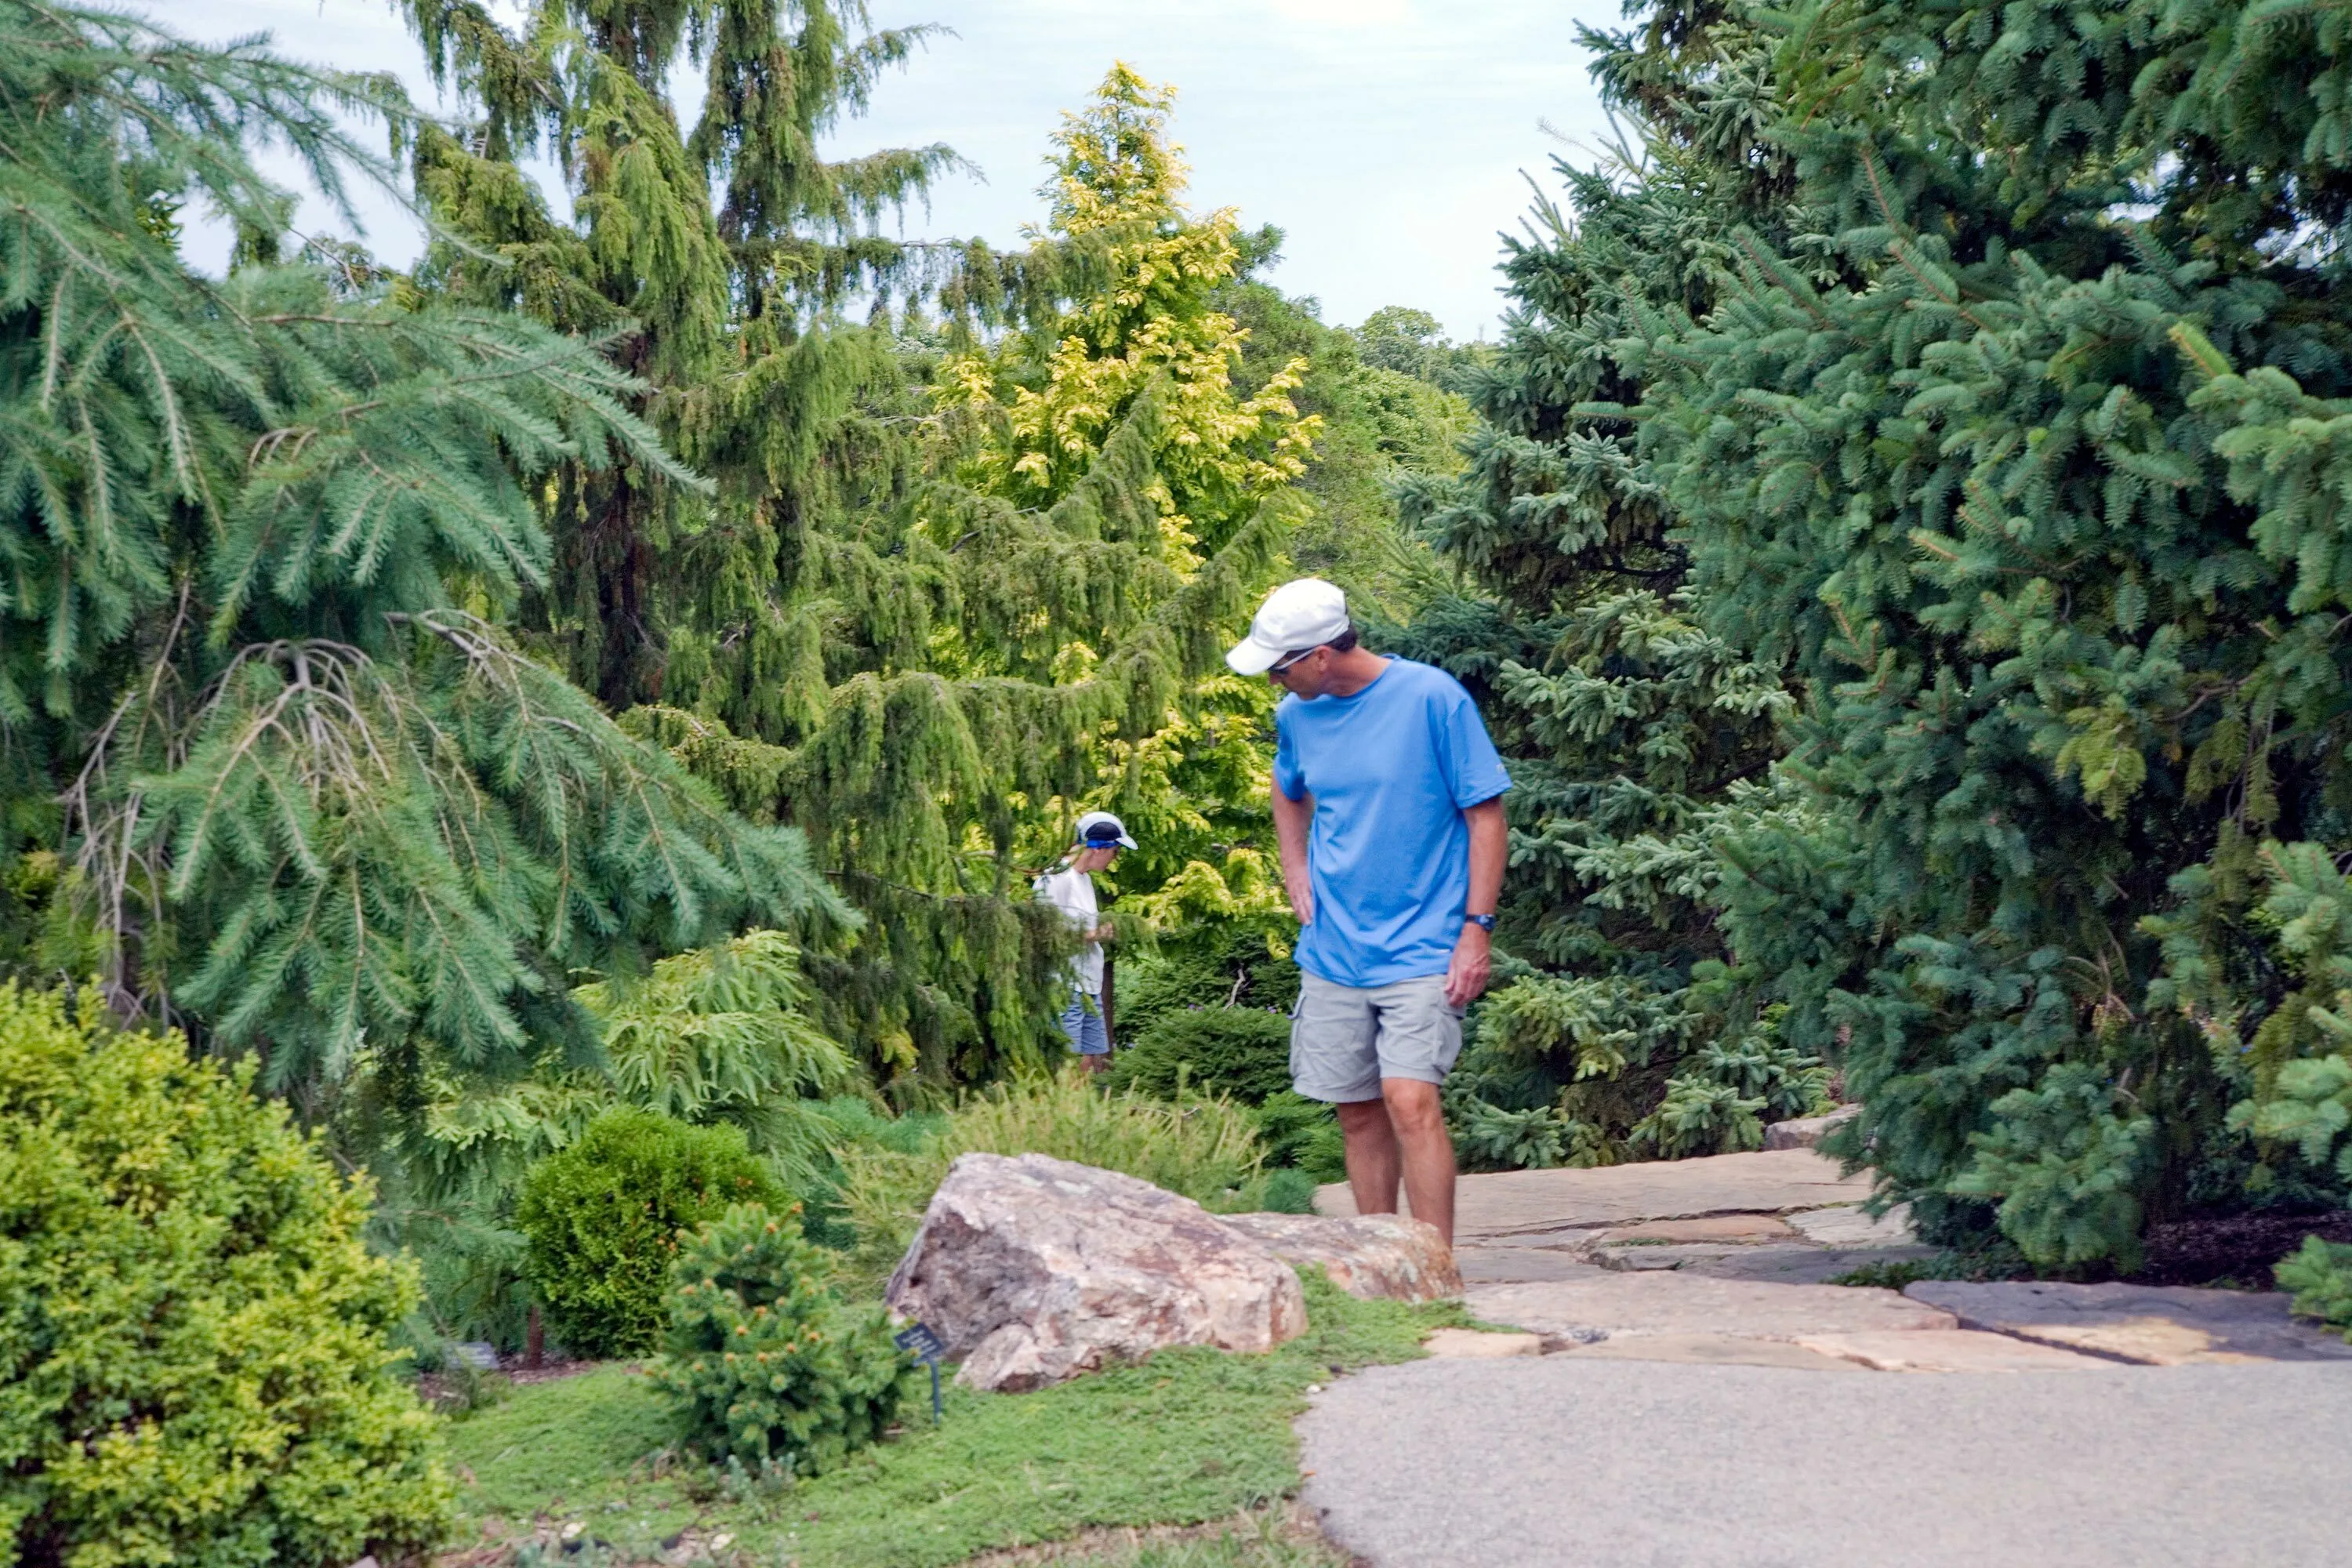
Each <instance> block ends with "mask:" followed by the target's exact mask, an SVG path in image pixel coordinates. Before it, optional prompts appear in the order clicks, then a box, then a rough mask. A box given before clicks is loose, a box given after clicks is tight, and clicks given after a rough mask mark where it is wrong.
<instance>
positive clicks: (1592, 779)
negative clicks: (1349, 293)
mask: <svg viewBox="0 0 2352 1568" xmlns="http://www.w3.org/2000/svg"><path fill="white" fill-rule="evenodd" d="M1589 41H1590V42H1591V44H1592V45H1593V46H1594V47H1596V48H1597V49H1598V50H1599V51H1600V55H1601V58H1600V63H1599V64H1598V65H1597V66H1596V68H1595V74H1596V75H1597V76H1599V77H1600V78H1601V81H1602V86H1603V96H1604V99H1605V100H1607V101H1608V102H1609V104H1610V106H1611V107H1612V110H1615V111H1616V112H1617V113H1619V114H1620V115H1621V116H1622V117H1624V121H1625V122H1626V123H1627V124H1629V125H1631V126H1633V127H1635V128H1637V129H1638V130H1639V131H1640V132H1642V133H1643V136H1644V138H1645V147H1644V151H1643V153H1630V152H1629V153H1626V154H1625V155H1624V156H1623V157H1622V158H1621V159H1620V160H1619V161H1618V162H1617V163H1614V164H1613V165H1609V166H1603V167H1601V168H1598V169H1586V168H1580V167H1578V166H1576V165H1574V164H1572V163H1569V162H1568V161H1566V160H1564V159H1555V160H1554V168H1555V170H1556V172H1557V173H1558V174H1559V177H1560V179H1561V180H1562V182H1563V183H1564V184H1565V185H1566V187H1567V193H1566V199H1565V201H1564V202H1559V203H1556V202H1554V201H1552V200H1549V199H1544V200H1541V201H1539V203H1538V206H1537V208H1536V210H1535V212H1534V214H1533V215H1532V217H1531V220H1530V222H1529V224H1528V233H1527V236H1526V237H1524V238H1518V239H1513V240H1510V241H1508V242H1507V249H1506V258H1505V260H1504V263H1503V267H1502V270H1503V273H1504V276H1505V278H1506V279H1507V280H1508V287H1507V293H1508V298H1509V300H1510V301H1511V303H1510V307H1509V310H1508V312H1507V317H1506V321H1505V326H1504V331H1503V335H1502V339H1501V342H1500V343H1499V344H1498V345H1497V347H1496V350H1495V351H1494V353H1493V354H1492V356H1491V357H1490V358H1487V359H1486V360H1485V362H1484V363H1480V361H1479V360H1477V359H1475V358H1473V359H1471V360H1470V361H1469V363H1461V364H1458V365H1457V366H1456V367H1454V369H1453V374H1454V381H1455V384H1458V385H1460V386H1461V387H1462V388H1463V389H1464V391H1465V392H1466V393H1467V395H1469V397H1470V400H1471V403H1472V405H1474V406H1475V408H1476V409H1477V411H1478V413H1479V415H1480V416H1481V423H1480V425H1479V426H1478V428H1477V429H1476V430H1475V432H1474V433H1473V434H1472V435H1471V436H1470V437H1469V438H1468V440H1467V441H1466V442H1465V446H1464V450H1465V453H1466V455H1467V457H1468V459H1469V462H1468V468H1467V469H1466V471H1465V473H1463V474H1462V475H1461V476H1459V477H1458V478H1442V477H1436V476H1425V477H1417V478H1413V479H1409V480H1407V481H1406V483H1405V485H1404V487H1403V489H1402V503H1403V511H1404V515H1405V518H1406V519H1407V521H1409V522H1411V523H1412V524H1413V525H1415V526H1417V527H1419V528H1421V529H1423V530H1424V531H1426V532H1427V533H1428V534H1429V535H1430V537H1431V538H1432V541H1433V543H1434V545H1435V547H1436V549H1437V551H1438V552H1439V554H1440V556H1441V558H1443V559H1444V560H1446V561H1448V562H1450V563H1454V565H1455V566H1456V567H1457V568H1459V569H1460V571H1461V572H1462V574H1463V577H1464V581H1465V590H1466V591H1465V593H1462V594H1459V595H1445V596H1444V597H1441V598H1439V599H1437V600H1436V601H1434V602H1433V603H1432V604H1430V605H1427V606H1426V607H1425V608H1424V609H1423V613H1422V615H1421V616H1420V617H1419V618H1418V619H1417V620H1416V621H1415V622H1414V624H1413V625H1412V626H1411V627H1409V628H1407V630H1406V631H1405V633H1404V634H1403V636H1402V638H1401V639H1400V640H1399V644H1398V646H1399V647H1400V648H1401V649H1402V651H1405V652H1408V653H1411V654H1412V655H1414V656H1416V657H1421V658H1430V659H1432V660H1433V661H1434V662H1436V663H1439V664H1441V665H1444V667H1445V668H1449V669H1451V670H1452V671H1453V672H1454V674H1455V675H1456V676H1457V677H1459V678H1460V679H1463V680H1464V681H1465V683H1466V684H1467V685H1468V686H1469V687H1470V688H1471V689H1472V690H1473V692H1474V693H1475V695H1476V696H1477V697H1478V698H1479V700H1480V704H1481V707H1482V708H1483V710H1485V712H1486V721H1487V723H1488V725H1489V727H1490V729H1491V730H1492V731H1493V732H1494V734H1495V736H1496V742H1497V743H1498V744H1499V746H1500V747H1501V748H1502V750H1503V752H1504V753H1505V755H1506V756H1507V758H1508V759H1509V765H1510V768H1511V773H1512V779H1513V784H1514V789H1513V792H1512V794H1511V795H1510V796H1509V797H1508V799H1507V808H1508V812H1509V816H1510V819H1511V826H1512V848H1511V871H1510V875H1509V876H1508V877H1507V879H1506V883H1505V900H1504V905H1503V908H1502V910H1501V915H1502V923H1501V926H1500V928H1499V931H1498V942H1499V943H1500V947H1501V951H1502V952H1503V953H1504V954H1506V955H1507V959H1506V962H1505V963H1504V965H1503V967H1502V968H1501V970H1500V972H1499V973H1501V974H1502V975H1503V976H1504V977H1505V979H1506V982H1507V983H1506V984H1502V985H1500V986H1498V988H1497V989H1496V993H1495V994H1494V995H1493V997H1492V998H1491V999H1490V1000H1489V1001H1488V1002H1487V1003H1486V1005H1485V1006H1484V1007H1483V1008H1482V1009H1481V1011H1480V1014H1479V1016H1478V1018H1477V1021H1476V1024H1475V1035H1474V1044H1473V1046H1472V1048H1471V1049H1470V1050H1469V1052H1468V1053H1466V1055H1465V1059H1464V1063H1463V1068H1464V1070H1463V1071H1462V1072H1461V1073H1460V1074H1458V1075H1457V1077H1456V1079H1454V1084H1453V1086H1452V1089H1451V1091H1450V1109H1451V1110H1452V1112H1453V1115H1454V1121H1455V1123H1456V1131H1457V1137H1458V1140H1459V1142H1460V1143H1461V1144H1462V1146H1463V1148H1464V1150H1465V1153H1466V1154H1467V1155H1468V1156H1469V1157H1470V1158H1473V1159H1475V1160H1478V1161H1481V1162H1484V1163H1501V1164H1538V1165H1541V1164H1557V1163H1606V1162H1611V1161H1615V1160H1619V1159H1624V1158H1639V1157H1654V1156H1660V1155H1680V1154H1698V1153H1716V1152H1725V1151H1729V1150H1736V1149H1745V1148H1753V1147H1755V1146H1756V1145H1757V1143H1758V1142H1759V1139H1760V1136H1761V1129H1762V1126H1763V1123H1764V1122H1765V1121H1770V1120H1778V1119H1780V1118H1782V1117H1786V1116H1790V1115H1801V1114H1803V1113H1805V1112H1806V1111H1807V1110H1809V1109H1811V1105H1812V1102H1813V1100H1814V1099H1815V1097H1816V1095H1817V1094H1818V1093H1819V1091H1820V1088H1821V1075H1820V1073H1819V1072H1818V1070H1817V1065H1816V1064H1815V1063H1814V1062H1813V1061H1812V1060H1811V1059H1810V1058H1805V1057H1803V1056H1801V1054H1800V1053H1798V1052H1797V1051H1795V1050H1794V1049H1792V1048H1791V1047H1790V1046H1789V1045H1788V1044H1787V1043H1786V1042H1784V1041H1783V1040H1782V1039H1781V1038H1780V1030H1779V1027H1778V1021H1779V1014H1778V1012H1777V1011H1774V1012H1769V1013H1768V1012H1767V1011H1765V1004H1766V1003H1767V1002H1768V1001H1769V998H1767V997H1764V996H1762V995H1761V994H1759V993H1758V992H1757V991H1756V990H1755V988H1754V987H1752V986H1749V985H1746V984H1738V983H1737V982H1736V981H1735V979H1734V977H1733V976H1731V975H1730V974H1729V973H1727V971H1726V969H1725V964H1724V961H1725V960H1726V958H1727V957H1728V956H1729V954H1728V950H1727V945H1726V943H1725V941H1724V936H1723V933H1722V932H1721V931H1720V930H1719V929H1718V928H1717V923H1716V920H1715V910H1714V904H1715V902H1716V899H1717V890H1718V889H1719V888H1720V886H1721V884H1722V881H1723V879H1724V876H1725V874H1726V869H1727V868H1726V866H1725V864H1724V861H1723V858H1722V852H1721V848H1720V845H1721V842H1722V840H1723V838H1724V837H1725V835H1726V834H1727V832H1729V831H1731V830H1732V829H1733V827H1734V826H1740V825H1747V824H1749V823H1750V822H1751V821H1752V820H1753V819H1755V818H1757V817H1759V816H1769V815H1771V814H1774V813H1784V812H1786V811H1787V810H1789V809H1790V806H1789V805H1787V804H1786V803H1783V802H1780V801H1776V800H1774V799H1773V798H1772V797H1771V796H1770V795H1769V792H1768V791H1767V789H1766V786H1765V784H1764V775H1765V773H1766V771H1767V769H1768V768H1769V764H1770V763H1771V761H1772V759H1773V757H1774V756H1775V754H1776V752H1777V748H1778V743H1779V742H1778V736H1777V734H1776V721H1777V720H1778V718H1779V717H1780V714H1781V713H1782V712H1783V711H1784V710H1786V709H1787V707H1788V705H1789V698H1788V695H1787V694H1786V692H1784V691H1783V689H1782V688H1781V684H1780V676H1779V672H1778V671H1777V670H1776V669H1774V668H1770V667H1769V666H1763V665H1759V664H1757V663H1755V662H1753V661H1752V660H1751V659H1750V658H1748V656H1747V655H1746V653H1745V652H1744V650H1743V649H1742V648H1741V647H1738V645H1737V644H1735V643H1732V642H1729V641H1727V640H1726V639H1725V638H1723V637H1720V636H1718V635H1716V634H1714V633H1712V632H1711V631H1709V630H1708V629H1707V627H1706V626H1705V625H1704V623H1703V616H1702V609H1703V606H1702V605H1701V604H1700V603H1699V601H1698V600H1697V598H1696V595H1695V594H1694V592H1693V589H1692V586H1691V582H1690V576H1689V560H1688V557H1687V555H1686V553H1685V550H1684V548H1683V546H1682V544H1681V543H1680V542H1678V540H1677V539H1676V537H1675V532H1674V525H1675V516H1674V514H1673V512H1672V511H1671V510H1669V509H1668V508H1667V507H1666V506H1665V505H1664V503H1663V498H1662V497H1661V495H1660V492H1659V489H1658V486H1657V482H1656V480H1655V479H1654V477H1653V476H1652V475H1651V474H1650V473H1649V472H1648V471H1647V469H1646V468H1645V465H1644V463H1643V458H1642V457H1641V456H1640V454H1639V453H1638V452H1637V450H1636V447H1635V440H1634V426H1633V422H1632V421H1631V420H1630V419H1628V418H1626V417H1625V416H1623V415H1622V414H1619V413H1613V412H1612V413H1606V414H1597V413H1596V412H1595V410H1605V409H1611V408H1612V407H1622V405H1631V404H1633V403H1637V402H1638V401H1640V399H1641V397H1642V395H1643V388H1644V383H1645V380H1646V378H1645V376H1644V375H1643V373H1642V372H1641V371H1640V370H1639V369H1637V368H1636V367H1635V366H1633V365H1632V364H1629V363H1627V356H1625V355H1624V354H1623V353H1622V352H1620V351H1619V350H1618V349H1617V348H1616V346H1615V344H1616V342H1617V341H1618V340H1620V339H1622V338H1623V337H1625V336H1627V335H1628V334H1631V333H1634V332H1638V331H1641V330H1642V324H1643V322H1644V321H1646V320H1648V319H1649V318H1651V317H1652V316H1654V314H1655V313H1657V312H1659V311H1662V310H1687V311H1689V312H1692V313H1694V314H1702V313H1704V312H1705V311H1706V310H1707V309H1708V308H1709V307H1710V305H1711V303H1712V300H1713V296H1714V293H1715V291H1716V287H1717V286H1716V283H1715V275H1716V274H1717V272H1718V271H1719V270H1720V269H1721V268H1724V267H1725V266H1726V265H1727V262H1728V261H1729V259H1730V258H1731V256H1732V255H1733V251H1732V247H1731V240H1730V237H1729V231H1730V230H1731V229H1732V227H1733V226H1735V225H1737V224H1739V223H1741V222H1743V221H1748V220H1750V219H1754V220H1758V221H1764V222H1768V223H1775V224H1777V223H1780V222H1784V221H1786V218H1787V217H1788V216H1791V215H1787V214H1785V213H1784V212H1782V211H1780V210H1778V204H1779V202H1780V198H1781V197H1782V195H1784V193H1785V188H1786V186H1787V184H1788V169H1787V166H1786V160H1785V158H1784V157H1782V156H1780V155H1778V154H1776V153H1774V152H1773V151H1772V150H1771V149H1770V148H1769V147H1766V146H1763V145H1760V144H1759V143H1758V142H1756V141H1755V140H1754V138H1753V137H1752V136H1750V137H1748V138H1745V139H1742V138H1739V137H1737V136H1735V137H1734V139H1733V140H1732V142H1731V143H1730V144H1729V145H1728V146H1719V145H1717V144H1715V142H1712V141H1710V139H1709V138H1710V134H1711V132H1712V130H1713V128H1714V127H1716V126H1717V125H1719V124H1721V123H1723V122H1725V121H1727V120H1729V121H1731V122H1732V123H1734V124H1737V123H1738V121H1737V118H1736V113H1737V110H1738V107H1739V102H1740V96H1739V95H1740V94H1741V93H1742V92H1743V91H1744V90H1747V89H1748V82H1749V79H1750V78H1751V76H1752V73H1753V71H1754V69H1755V68H1756V65H1757V63H1758V61H1759V59H1760V58H1761V56H1762V52H1763V51H1762V49H1761V47H1760V45H1759V42H1758V41H1757V39H1756V38H1755V37H1754V35H1753V34H1752V32H1749V31H1748V30H1746V29H1744V28H1741V27H1738V26H1727V25H1726V23H1725V22H1724V21H1723V19H1722V17H1721V16H1720V15H1719V13H1717V11H1716V10H1715V9H1714V8H1713V7H1683V6H1677V5H1668V6H1664V7H1661V8H1660V9H1659V12H1658V13H1657V14H1656V15H1655V16H1653V18H1652V19H1651V21H1650V24H1649V26H1648V27H1647V29H1646V30H1645V33H1644V34H1643V35H1642V36H1640V37H1632V36H1629V37H1601V36H1597V35H1596V36H1591V37H1590V38H1589ZM1435 327H1436V323H1435V321H1431V320H1428V319H1427V318H1422V319H1420V320H1419V321H1416V320H1414V319H1413V316H1412V313H1408V312H1382V315H1381V317H1380V318H1375V319H1374V321H1370V322H1368V323H1367V328H1368V329H1369V330H1370V331H1371V342H1372V343H1373V344H1374V345H1375V347H1376V348H1377V350H1378V352H1380V353H1382V354H1383V355H1385V356H1387V357H1388V358H1390V359H1392V360H1396V361H1398V362H1399V363H1410V364H1414V365H1416V366H1417V367H1419V368H1423V369H1428V368H1430V365H1429V362H1430V360H1431V359H1432V358H1433V351H1432V349H1431V347H1430V346H1429V345H1428V343H1427V342H1426V340H1427V338H1428V337H1429V335H1430V334H1431V333H1432V332H1433V331H1434V329H1435Z"/></svg>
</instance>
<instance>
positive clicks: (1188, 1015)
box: [1110, 1006, 1290, 1105]
mask: <svg viewBox="0 0 2352 1568" xmlns="http://www.w3.org/2000/svg"><path fill="white" fill-rule="evenodd" d="M1110 1076H1111V1087H1112V1088H1113V1089H1135V1090H1137V1091H1138V1092H1139V1093H1142V1094H1150V1095H1157V1096H1159V1097H1160V1099H1162V1100H1169V1099H1173V1098H1175V1097H1176V1096H1177V1093H1178V1086H1179V1082H1180V1080H1181V1085H1182V1087H1183V1088H1184V1089H1195V1090H1199V1091H1200V1092H1202V1093H1204V1094H1226V1095H1231V1096H1232V1097H1233V1098H1234V1099H1235V1100H1241V1101H1242V1102H1244V1104H1248V1105H1258V1104H1262V1103H1264V1101H1265V1099H1266V1097H1267V1096H1269V1095H1276V1094H1280V1093H1281V1092H1282V1091H1283V1090H1284V1089H1288V1088H1289V1087H1290V1020H1289V1019H1287V1018H1286V1017H1284V1016H1282V1015H1281V1014H1280V1013H1276V1012H1270V1011H1268V1010H1267V1009H1265V1008H1264V1007H1224V1006H1215V1007H1184V1008H1179V1009H1177V1010H1175V1011H1173V1012H1170V1013H1165V1014H1162V1015H1161V1016H1160V1017H1159V1018H1157V1019H1155V1020H1153V1022H1152V1024H1151V1026H1150V1027H1149V1028H1147V1029H1145V1030H1144V1031H1143V1032H1142V1034H1140V1035H1139V1036H1138V1037H1137V1038H1136V1042H1135V1044H1134V1046H1133V1047H1130V1048H1129V1049H1128V1050H1127V1051H1125V1052H1123V1053H1121V1054H1120V1055H1119V1056H1118V1058H1116V1059H1115V1061H1114V1063H1113V1065H1112V1068H1111V1075H1110Z"/></svg>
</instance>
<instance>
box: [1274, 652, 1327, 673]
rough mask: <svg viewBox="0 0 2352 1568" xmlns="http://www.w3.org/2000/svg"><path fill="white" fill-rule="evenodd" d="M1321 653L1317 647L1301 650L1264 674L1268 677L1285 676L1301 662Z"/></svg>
mask: <svg viewBox="0 0 2352 1568" xmlns="http://www.w3.org/2000/svg"><path fill="white" fill-rule="evenodd" d="M1322 651H1323V650H1322V649H1321V648H1319V647H1309V648H1301V649H1300V650H1299V651H1298V652H1297V653H1294V654H1292V655H1291V656H1290V657H1289V658H1286V659H1283V660H1281V661H1280V662H1279V663H1277V664H1276V665H1275V666H1274V667H1273V668H1270V669H1268V670H1267V671H1266V673H1267V674H1268V675H1287V674H1289V673H1290V672H1291V671H1292V670H1293V669H1296V668H1297V667H1298V666H1299V665H1300V664H1301V663H1302V662H1304V661H1305V660H1307V659H1309V658H1313V657H1314V656H1315V655H1317V654H1318V653H1321V652H1322Z"/></svg>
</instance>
